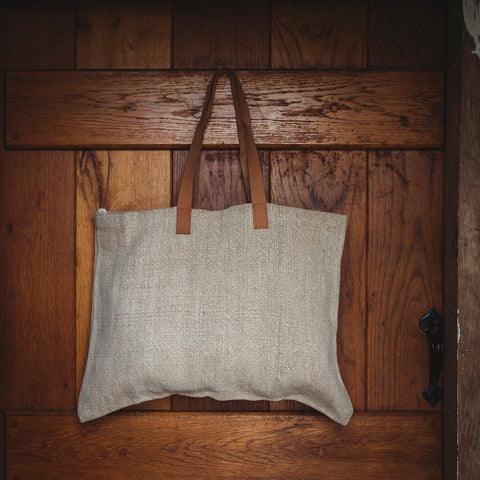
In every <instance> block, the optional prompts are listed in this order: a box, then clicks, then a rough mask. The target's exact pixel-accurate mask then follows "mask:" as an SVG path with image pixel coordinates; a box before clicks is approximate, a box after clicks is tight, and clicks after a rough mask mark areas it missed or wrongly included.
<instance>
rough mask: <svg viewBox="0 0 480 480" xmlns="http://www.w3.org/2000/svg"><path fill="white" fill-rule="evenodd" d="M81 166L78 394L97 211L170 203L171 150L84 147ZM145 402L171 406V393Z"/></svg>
mask: <svg viewBox="0 0 480 480" xmlns="http://www.w3.org/2000/svg"><path fill="white" fill-rule="evenodd" d="M76 171H77V212H76V222H77V225H76V235H77V242H76V245H77V274H76V278H77V283H76V298H77V308H76V312H77V313H76V316H77V362H76V365H77V397H78V393H79V391H80V386H81V381H82V379H83V373H84V370H85V365H86V358H87V352H88V340H89V332H90V314H91V305H92V281H93V260H94V252H95V246H94V239H95V226H94V214H95V211H96V210H98V209H99V208H105V209H107V210H118V211H122V210H148V209H155V208H164V207H169V206H170V190H171V188H170V174H171V168H170V152H168V151H98V152H96V151H79V152H77V165H76ZM135 408H136V409H138V408H140V407H138V406H136V407H135ZM142 408H148V409H152V408H155V409H169V408H170V398H165V399H161V400H157V401H155V402H147V403H144V404H142Z"/></svg>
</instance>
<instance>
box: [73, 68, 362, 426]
mask: <svg viewBox="0 0 480 480" xmlns="http://www.w3.org/2000/svg"><path fill="white" fill-rule="evenodd" d="M221 74H223V75H225V76H228V77H229V80H230V84H231V87H232V96H233V103H234V106H235V113H236V122H237V131H238V138H239V145H240V159H241V165H242V173H243V177H244V181H245V187H246V190H247V194H248V197H249V199H250V201H251V203H249V204H245V205H238V206H234V207H231V208H227V209H225V210H222V211H215V212H212V211H206V210H200V209H193V210H192V191H193V182H194V178H195V172H196V169H197V165H198V162H199V158H200V151H201V146H202V142H203V134H204V131H205V127H206V124H207V122H208V118H209V115H210V111H211V107H212V99H213V95H214V92H215V87H216V84H217V82H218V79H219V77H220V76H221ZM239 180H240V179H239ZM346 222H347V219H346V217H345V216H344V215H338V214H332V213H323V212H316V211H309V210H303V209H299V208H292V207H283V206H278V205H273V204H267V202H266V198H265V192H264V188H263V179H262V172H261V168H260V163H259V159H258V153H257V149H256V146H255V143H254V139H253V133H252V129H251V123H250V114H249V111H248V105H247V101H246V97H245V94H244V92H243V89H242V87H241V85H240V82H239V79H238V77H237V75H236V74H235V73H234V72H231V71H222V72H217V73H216V74H215V75H214V76H213V78H212V80H211V82H210V84H209V86H208V90H207V95H206V100H205V105H204V108H203V111H202V116H201V120H200V122H199V124H198V126H197V129H196V132H195V135H194V139H193V142H192V146H191V148H190V151H189V154H188V158H187V163H186V166H185V170H184V173H183V177H182V181H181V185H180V190H179V197H178V207H173V208H166V209H161V210H150V211H137V212H106V211H105V210H99V211H98V212H97V213H96V215H95V267H94V284H93V302H92V303H93V304H92V324H91V333H90V345H89V352H88V360H87V367H86V371H85V375H84V378H83V384H82V388H81V391H80V398H79V403H78V416H79V418H80V420H81V421H82V422H85V421H88V420H93V419H95V418H98V417H101V416H103V415H106V414H108V413H110V412H113V411H115V410H118V409H121V408H123V407H127V406H129V405H134V404H137V403H140V402H144V401H147V400H153V399H156V398H162V397H166V396H169V395H172V394H175V393H176V394H182V395H188V396H192V397H203V396H209V397H212V398H215V399H218V400H233V399H237V400H239V399H246V400H260V399H266V400H280V399H292V400H298V401H300V402H303V403H305V404H307V405H310V406H311V407H313V408H315V409H316V410H318V411H320V412H323V413H324V414H326V415H328V416H329V417H330V418H332V419H333V420H335V421H336V422H339V423H341V424H343V425H345V424H347V423H348V421H349V419H350V417H351V415H352V404H351V402H350V399H349V396H348V394H347V392H346V390H345V387H344V384H343V382H342V379H341V376H340V372H339V368H338V363H337V348H336V335H337V313H338V298H339V286H340V262H341V257H342V250H343V244H344V238H345V229H346Z"/></svg>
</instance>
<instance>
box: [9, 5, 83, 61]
mask: <svg viewBox="0 0 480 480" xmlns="http://www.w3.org/2000/svg"><path fill="white" fill-rule="evenodd" d="M74 4H75V3H74V1H73V0H65V1H56V0H42V1H41V2H38V1H33V0H24V1H22V2H15V1H12V0H9V1H4V2H2V6H1V7H0V63H1V64H2V65H3V67H4V68H17V69H22V68H27V69H37V68H50V69H55V68H61V69H63V68H73V67H74V59H75V55H74V51H75V48H74V44H75V8H74Z"/></svg>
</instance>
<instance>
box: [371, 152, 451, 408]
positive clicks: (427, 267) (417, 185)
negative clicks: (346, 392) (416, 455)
mask: <svg viewBox="0 0 480 480" xmlns="http://www.w3.org/2000/svg"><path fill="white" fill-rule="evenodd" d="M368 208H369V227H368V231H369V241H368V344H367V352H368V353H367V365H368V386H367V392H368V399H367V402H368V408H369V409H370V410H431V408H432V407H430V405H429V404H428V403H427V402H426V401H425V400H424V399H423V397H422V392H423V389H424V388H425V387H426V386H427V384H428V374H429V354H428V342H427V338H426V335H425V334H424V333H423V332H422V331H421V330H420V328H419V326H418V321H419V319H420V317H421V316H422V315H424V314H425V313H427V312H428V310H429V309H430V308H431V307H432V306H435V308H436V309H437V310H438V311H439V312H442V308H443V307H442V303H443V301H442V245H443V243H442V238H443V237H442V234H443V154H442V153H441V152H415V151H413V152H392V151H378V152H371V153H370V157H369V199H368ZM436 408H437V409H439V408H441V404H438V406H437V407H436Z"/></svg>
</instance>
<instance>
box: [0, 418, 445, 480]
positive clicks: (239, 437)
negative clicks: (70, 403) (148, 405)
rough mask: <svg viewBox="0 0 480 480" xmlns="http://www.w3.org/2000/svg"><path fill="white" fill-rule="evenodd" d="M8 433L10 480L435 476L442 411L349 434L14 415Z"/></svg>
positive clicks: (373, 423)
mask: <svg viewBox="0 0 480 480" xmlns="http://www.w3.org/2000/svg"><path fill="white" fill-rule="evenodd" d="M7 433H8V435H7V436H8V458H7V462H8V464H7V472H8V478H14V477H15V476H16V477H18V478H28V479H31V480H36V479H43V478H46V477H47V476H48V478H49V479H50V480H55V479H64V478H72V477H74V478H76V479H79V480H80V479H82V478H85V479H87V478H88V479H92V478H102V479H115V480H120V479H140V478H159V477H162V478H169V479H182V480H183V479H185V478H196V479H211V478H218V479H223V478H224V479H229V480H230V479H244V478H256V479H267V478H269V479H270V478H281V479H285V480H287V479H296V480H299V479H317V478H319V474H320V472H321V475H322V478H329V479H331V480H335V479H342V480H345V479H358V478H362V480H368V479H372V480H373V479H375V480H378V479H379V478H389V479H392V480H395V479H402V480H403V479H404V478H409V479H411V480H415V479H422V480H423V479H425V478H440V477H441V451H442V449H441V442H440V439H441V415H440V414H439V413H436V414H422V415H417V414H413V413H412V414H390V415H387V414H378V415H365V414H356V415H354V417H353V418H352V420H351V422H350V424H349V425H348V426H347V427H341V426H339V425H337V424H335V423H333V422H332V421H331V420H328V419H326V418H325V417H322V416H317V415H310V414H308V415H305V414H303V415H299V414H290V415H288V414H287V415H277V414H252V413H246V414H238V413H223V414H211V413H197V414H191V413H187V414H181V413H148V414H145V413H144V414H142V413H139V414H136V415H134V414H128V413H124V414H120V415H112V416H108V417H106V418H104V419H102V420H100V421H94V422H91V423H87V424H84V425H81V424H80V423H79V422H78V419H77V418H76V417H75V416H74V415H72V414H63V415H62V414H43V415H42V414H37V415H28V414H25V415H15V414H11V415H9V416H8V420H7ZM399 452H401V454H399ZM45 472H48V474H47V475H45Z"/></svg>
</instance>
